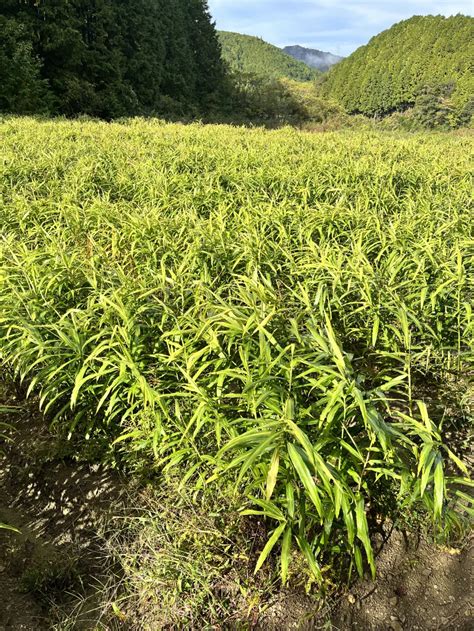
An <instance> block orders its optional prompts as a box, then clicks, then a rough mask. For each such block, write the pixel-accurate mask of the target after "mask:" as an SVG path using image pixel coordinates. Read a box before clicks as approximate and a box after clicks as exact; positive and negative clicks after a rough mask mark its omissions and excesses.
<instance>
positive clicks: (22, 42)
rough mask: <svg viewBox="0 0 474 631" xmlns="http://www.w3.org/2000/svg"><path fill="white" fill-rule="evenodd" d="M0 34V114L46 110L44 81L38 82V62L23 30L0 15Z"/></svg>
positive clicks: (46, 101) (19, 25) (39, 74)
mask: <svg viewBox="0 0 474 631" xmlns="http://www.w3.org/2000/svg"><path fill="white" fill-rule="evenodd" d="M0 31H1V33H2V38H1V41H0V86H1V88H0V90H1V91H0V111H4V112H5V111H7V112H17V113H19V114H27V113H32V112H41V111H47V110H48V108H49V105H50V103H49V101H48V91H47V82H46V81H45V80H43V79H41V63H40V61H39V59H38V58H36V57H35V56H34V54H33V46H32V43H31V41H29V39H28V37H27V36H26V33H25V29H24V27H23V26H22V25H21V24H18V23H17V22H14V21H12V20H8V19H6V18H5V17H3V16H1V15H0Z"/></svg>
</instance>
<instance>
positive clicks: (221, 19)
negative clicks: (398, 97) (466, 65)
mask: <svg viewBox="0 0 474 631" xmlns="http://www.w3.org/2000/svg"><path fill="white" fill-rule="evenodd" d="M209 9H210V11H211V14H212V16H213V18H214V20H215V21H216V24H217V28H218V29H220V30H223V31H235V32H237V33H245V34H247V35H257V36H258V37H261V38H262V39H264V40H266V41H267V42H270V43H271V44H275V45H276V46H287V45H292V44H300V45H301V46H307V47H308V48H317V49H319V50H324V51H329V52H331V53H335V54H338V55H349V54H350V53H351V52H353V51H354V50H355V49H356V48H358V47H359V46H361V45H363V44H366V43H367V42H368V41H369V39H370V38H371V37H373V36H374V35H377V34H378V33H380V32H381V31H383V30H385V29H387V28H389V27H390V26H392V24H395V23H396V22H400V20H404V19H406V18H409V17H411V16H412V15H427V14H434V15H438V14H441V15H455V14H456V13H463V14H464V15H473V13H474V0H439V1H438V0H395V1H392V0H390V1H387V0H386V1H385V2H377V1H376V0H365V1H360V0H209Z"/></svg>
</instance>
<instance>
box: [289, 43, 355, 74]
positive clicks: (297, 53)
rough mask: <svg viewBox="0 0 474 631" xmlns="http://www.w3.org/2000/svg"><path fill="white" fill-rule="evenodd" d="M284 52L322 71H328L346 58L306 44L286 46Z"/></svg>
mask: <svg viewBox="0 0 474 631" xmlns="http://www.w3.org/2000/svg"><path fill="white" fill-rule="evenodd" d="M283 52H285V53H286V54H287V55H290V56H291V57H293V58H294V59H298V60H299V61H302V62H303V63H305V64H306V65H307V66H310V67H311V68H316V69H317V70H320V71H321V72H326V71H327V70H329V68H331V67H332V66H334V65H335V64H337V63H339V62H340V61H342V60H343V59H344V57H340V56H339V55H333V54H332V53H325V52H323V51H322V50H317V49H315V48H305V47H304V46H285V48H283Z"/></svg>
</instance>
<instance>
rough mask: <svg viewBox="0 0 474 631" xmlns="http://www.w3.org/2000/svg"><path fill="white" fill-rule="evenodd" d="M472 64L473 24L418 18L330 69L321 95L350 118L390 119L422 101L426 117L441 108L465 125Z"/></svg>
mask: <svg viewBox="0 0 474 631" xmlns="http://www.w3.org/2000/svg"><path fill="white" fill-rule="evenodd" d="M473 59H474V19H473V18H471V17H467V16H463V15H457V16H455V17H450V18H444V17H442V16H425V17H421V16H414V17H412V18H410V19H409V20H405V21H403V22H400V23H398V24H395V25H394V26H392V28H390V29H388V30H387V31H384V32H383V33H380V35H377V36H376V37H374V38H372V39H371V40H370V42H369V43H368V44H367V46H362V47H361V48H359V49H357V50H356V51H355V52H354V53H353V54H352V55H351V56H350V57H348V58H347V59H345V60H344V61H342V62H341V63H339V64H338V65H337V66H335V67H334V68H332V69H331V70H330V71H329V73H328V75H327V77H326V78H325V79H324V80H323V85H322V91H323V94H325V95H326V96H331V97H334V98H336V99H337V100H339V102H341V103H342V104H343V105H344V106H345V107H346V108H347V109H348V111H350V112H359V113H363V114H368V115H374V114H387V113H390V112H392V111H395V110H404V109H406V108H407V107H410V106H413V105H415V104H416V103H417V101H418V102H420V101H421V103H420V104H421V105H423V104H424V105H425V108H426V110H427V115H430V116H432V115H433V114H435V113H436V111H437V109H438V106H441V107H444V108H445V110H446V112H447V114H449V112H451V113H453V115H457V116H459V117H461V118H464V119H466V118H470V113H471V111H472V95H473V93H474V79H473ZM430 104H431V105H430ZM430 107H431V109H432V110H433V112H432V113H431V114H430Z"/></svg>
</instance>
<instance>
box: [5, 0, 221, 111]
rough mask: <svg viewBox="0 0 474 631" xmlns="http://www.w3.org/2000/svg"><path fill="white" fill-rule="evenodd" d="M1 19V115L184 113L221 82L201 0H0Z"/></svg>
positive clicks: (206, 103) (207, 101)
mask: <svg viewBox="0 0 474 631" xmlns="http://www.w3.org/2000/svg"><path fill="white" fill-rule="evenodd" d="M0 18H1V19H2V24H3V25H4V28H2V33H5V36H4V37H3V41H2V44H0V77H3V78H4V80H3V81H2V84H1V86H0V107H1V108H2V110H4V111H12V112H20V111H31V112H33V111H41V110H44V109H46V108H51V109H52V111H53V112H57V113H61V114H66V115H74V114H79V113H86V114H90V115H93V116H100V117H104V118H113V117H117V116H124V115H134V114H150V113H156V114H170V113H174V114H178V115H190V114H198V113H201V112H202V113H204V112H205V110H206V109H207V108H209V107H210V105H211V104H212V103H213V101H214V100H215V95H216V94H218V93H219V91H220V90H222V88H223V86H224V84H225V73H224V65H223V62H222V61H221V58H220V49H219V44H218V42H217V37H216V33H215V29H214V25H213V24H212V23H211V19H210V15H209V12H208V7H207V2H205V1H203V0H0ZM19 65H20V66H21V65H22V66H23V68H21V69H20V70H18V69H17V70H15V68H17V67H18V66H19ZM15 76H16V79H15V80H13V79H12V77H15ZM46 88H47V89H46ZM27 95H29V96H27ZM34 95H36V96H34ZM25 102H28V103H29V105H28V107H27V109H26V110H25V107H26V106H25V104H24V103H25Z"/></svg>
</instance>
